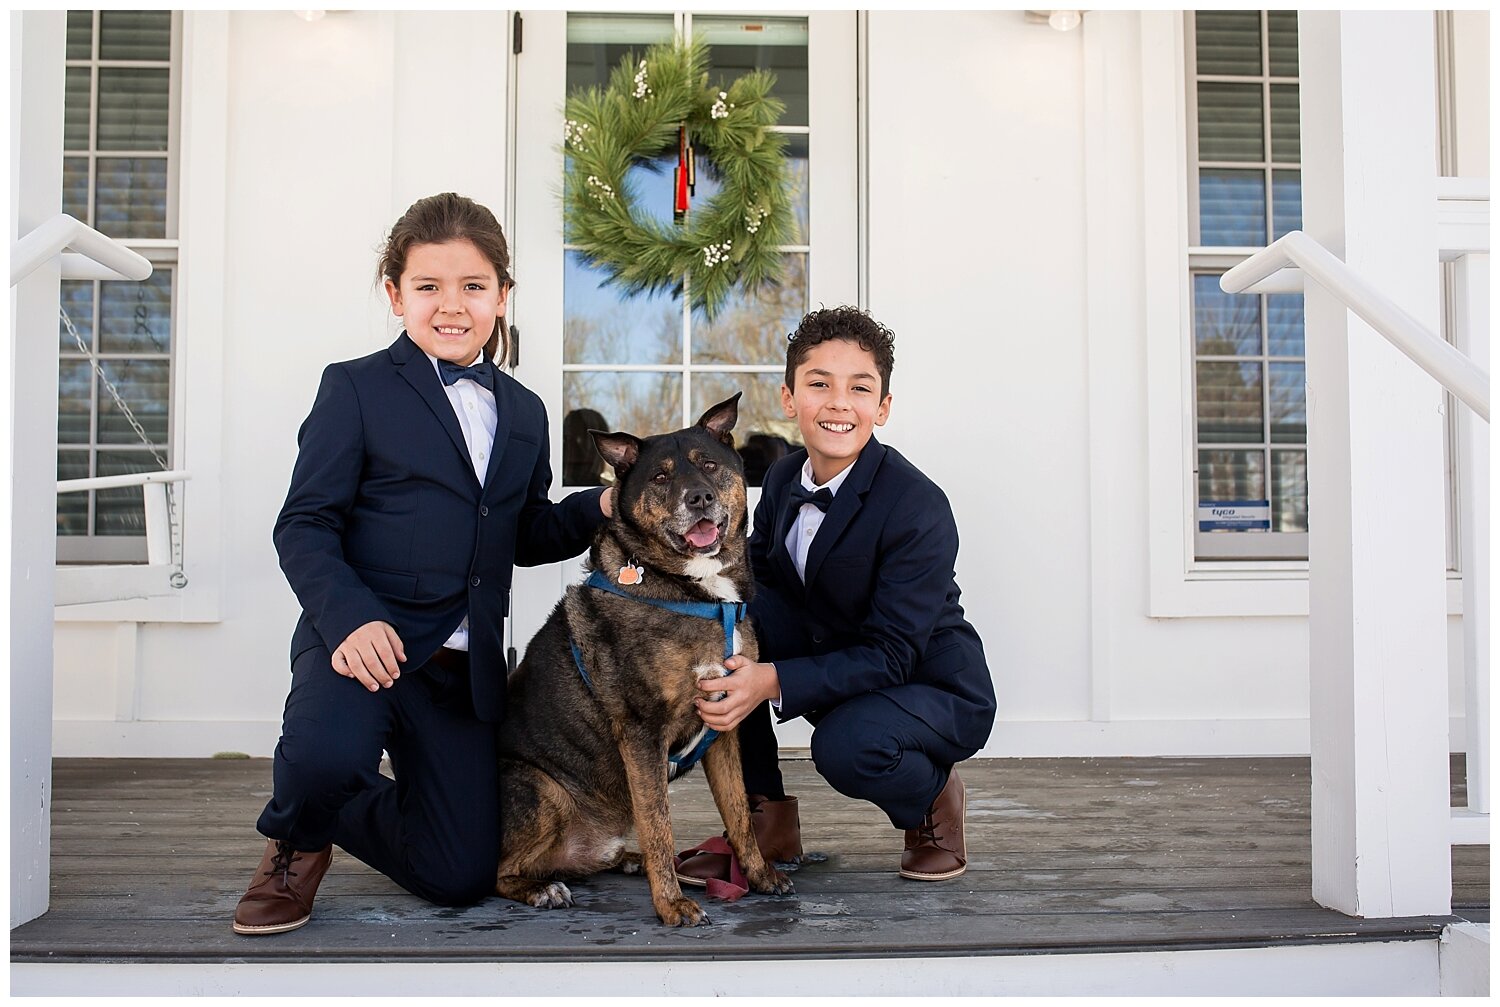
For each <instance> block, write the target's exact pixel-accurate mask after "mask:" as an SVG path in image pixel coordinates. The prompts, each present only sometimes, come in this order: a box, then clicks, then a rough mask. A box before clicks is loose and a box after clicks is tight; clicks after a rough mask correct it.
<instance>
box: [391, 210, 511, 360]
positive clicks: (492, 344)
mask: <svg viewBox="0 0 1500 1007" xmlns="http://www.w3.org/2000/svg"><path fill="white" fill-rule="evenodd" d="M459 240H464V241H471V242H473V243H474V247H475V248H477V249H479V254H481V255H483V256H484V257H485V258H486V259H488V260H490V265H492V266H494V267H495V275H496V276H497V277H498V278H499V280H500V285H501V287H514V286H515V285H516V282H515V280H513V279H511V276H510V246H509V245H507V244H506V243H505V232H504V231H502V230H501V229H500V222H499V221H498V220H496V219H495V215H494V214H493V213H491V212H490V211H489V209H488V208H487V207H485V206H483V205H481V204H479V203H476V202H474V201H473V200H472V199H470V198H469V197H467V196H460V195H459V194H458V193H456V192H440V193H438V194H437V195H436V196H428V197H427V198H425V199H419V200H417V201H416V202H415V203H413V204H411V206H409V207H407V210H406V212H405V213H403V214H402V215H401V219H400V220H398V221H396V223H395V224H393V225H392V226H391V233H390V237H388V238H386V241H385V250H384V251H382V252H381V254H380V266H379V268H378V269H377V273H378V278H379V279H386V280H390V281H391V282H392V283H394V284H396V286H398V287H399V286H400V285H401V274H402V273H403V272H405V271H406V256H407V253H408V252H410V251H411V246H413V245H440V244H442V243H443V242H445V241H459ZM509 331H510V326H509V325H508V324H507V322H506V318H505V316H504V315H501V316H500V317H499V318H497V319H495V331H494V332H492V333H490V338H489V341H488V342H486V343H485V344H484V355H485V356H486V357H487V358H488V359H490V360H491V361H495V362H497V363H500V364H503V363H504V362H505V360H506V359H507V358H508V357H509V355H510V340H509V339H508V338H507V336H508V333H509Z"/></svg>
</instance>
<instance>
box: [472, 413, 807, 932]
mask: <svg viewBox="0 0 1500 1007" xmlns="http://www.w3.org/2000/svg"><path fill="white" fill-rule="evenodd" d="M739 398H740V397H739V395H738V394H736V395H735V396H734V397H733V398H731V399H728V400H726V401H724V402H721V403H719V404H718V405H716V406H714V407H713V408H711V409H709V410H708V412H706V413H704V414H703V417H702V418H701V419H700V420H699V421H698V423H697V425H696V426H692V427H688V428H687V429H685V430H679V431H677V432H676V433H671V434H662V435H660V436H657V437H647V438H644V439H641V438H637V437H633V436H631V435H630V434H624V433H615V434H606V433H601V432H598V431H591V433H593V436H594V442H595V444H596V445H597V446H598V448H599V453H600V454H602V455H603V456H604V458H605V460H606V461H608V462H609V463H610V465H612V466H613V467H614V470H615V475H616V484H617V486H618V495H617V497H616V500H615V517H614V518H613V519H612V520H611V521H609V522H608V523H607V524H606V525H605V526H604V527H603V528H601V529H600V530H599V533H598V535H597V536H596V537H595V539H594V545H593V548H592V549H591V550H590V552H589V566H590V568H591V571H592V577H593V578H595V580H594V582H593V584H592V585H591V584H589V583H585V584H582V585H578V586H575V587H571V588H569V589H568V591H567V593H566V594H565V595H564V597H563V599H562V601H561V602H559V603H558V606H557V608H555V609H553V611H552V614H551V616H549V617H548V619H547V622H546V624H545V625H544V626H543V627H542V629H541V631H540V632H539V633H537V635H536V637H535V638H534V639H533V640H532V641H531V644H530V646H529V647H528V648H527V651H526V658H525V660H524V661H522V662H521V666H520V668H518V669H517V670H516V673H515V674H514V675H513V676H511V679H510V687H509V697H508V705H507V708H506V714H505V721H504V723H502V724H501V726H500V779H501V784H500V812H501V816H502V818H501V822H502V826H503V830H502V836H503V838H502V840H501V847H502V848H501V853H500V867H499V876H498V878H497V880H496V882H495V891H496V892H497V893H498V894H500V895H503V896H505V897H506V898H508V899H514V900H515V901H517V902H524V903H526V904H528V905H532V906H537V907H541V908H555V907H559V906H570V905H572V904H573V895H572V893H571V892H570V891H569V890H568V887H567V885H566V884H564V883H563V882H564V880H572V879H578V878H584V877H587V876H588V875H590V874H594V873H597V872H599V871H604V870H612V869H613V870H621V871H625V872H626V873H635V872H637V871H639V870H641V869H642V868H644V869H645V872H646V877H647V879H648V880H649V881H650V883H651V902H652V905H653V906H654V907H655V909H656V914H657V916H659V917H660V918H661V921H662V922H663V923H665V924H666V925H668V926H684V925H686V926H693V925H696V924H699V923H707V922H709V920H708V917H707V916H706V915H705V914H704V912H703V909H702V907H700V906H699V905H698V903H696V902H694V901H693V900H692V899H690V898H687V897H685V896H684V895H683V894H682V888H681V887H680V886H679V885H678V882H677V876H676V873H675V872H674V870H673V865H672V854H673V842H672V821H671V816H670V813H669V811H668V807H667V782H668V781H669V780H670V779H671V778H672V776H673V775H674V773H675V772H676V771H677V767H676V766H675V765H674V763H673V762H671V761H669V759H673V758H676V759H684V758H687V759H690V758H691V756H690V754H689V753H692V752H694V751H695V750H698V746H699V743H700V742H701V741H703V740H704V737H705V735H706V734H707V733H708V730H707V727H706V726H705V725H704V723H703V721H702V720H701V719H700V718H699V716H698V711H697V707H696V706H695V705H694V702H693V701H694V699H695V698H696V697H697V696H698V695H700V690H699V689H698V688H697V686H696V683H697V682H698V680H699V679H702V678H717V677H721V676H722V675H723V674H724V667H723V662H724V657H725V655H726V650H732V652H734V653H739V654H744V655H746V656H747V657H750V658H751V659H752V660H753V659H754V658H755V656H756V654H757V652H758V648H757V646H756V642H755V637H754V634H753V632H752V631H751V628H750V623H749V622H739V623H738V624H737V625H734V623H733V619H734V616H733V615H730V616H729V618H730V620H731V622H730V624H729V625H730V626H732V627H733V628H731V629H729V630H728V631H729V632H731V633H732V634H733V639H732V640H731V641H729V646H728V647H726V640H725V634H726V624H725V623H724V622H723V621H722V619H721V615H720V614H719V613H722V605H721V604H720V603H723V602H729V603H740V602H746V601H748V600H749V599H750V593H751V590H752V586H753V580H752V577H751V573H750V565H749V561H748V559H747V557H746V540H745V528H746V520H747V512H746V500H745V478H744V466H743V463H742V462H741V460H740V456H739V455H738V453H736V452H735V450H734V447H733V444H734V437H733V435H732V434H731V433H730V431H731V430H733V428H734V424H735V420H736V419H737V418H738V414H739ZM601 577H602V578H603V579H604V581H605V582H607V583H603V582H600V581H599V580H598V578H601ZM663 603H665V604H669V605H676V606H677V607H678V610H677V611H674V610H671V609H669V608H664V607H661V605H662V604H663ZM733 611H734V606H732V605H731V612H733ZM740 611H743V608H742V607H741V608H740ZM688 613H697V614H688ZM702 759H703V767H704V772H705V774H706V775H707V777H708V785H709V788H710V790H712V792H713V795H714V803H715V804H717V805H718V808H719V815H720V816H721V817H722V818H723V819H724V825H725V828H726V830H727V832H728V836H729V842H730V845H731V846H732V847H733V848H734V850H735V852H736V853H737V854H738V855H739V859H740V863H741V865H742V866H743V868H744V871H745V876H746V878H747V880H748V881H749V882H750V887H752V888H753V889H755V890H756V891H757V892H763V893H771V894H784V893H786V892H790V891H791V890H792V884H791V882H790V881H789V880H787V878H786V876H785V875H784V874H782V873H780V872H779V871H777V870H776V869H775V868H774V867H772V866H771V865H769V864H767V863H766V861H765V859H764V858H763V857H762V856H761V855H760V849H759V848H758V847H757V846H756V843H755V837H754V834H753V833H752V831H751V826H750V808H749V805H748V803H747V801H746V798H745V785H744V780H743V778H742V776H741V773H740V749H739V738H738V737H737V735H736V733H735V732H734V731H729V732H726V733H724V734H722V735H720V736H719V737H718V738H717V739H716V740H714V741H713V743H712V744H711V746H710V747H709V748H708V750H707V752H706V753H705V754H704V755H703V757H702ZM632 826H634V828H635V834H636V839H637V841H638V842H639V843H640V853H639V854H636V853H629V852H626V849H625V836H626V833H627V832H628V831H629V830H630V828H631V827H632Z"/></svg>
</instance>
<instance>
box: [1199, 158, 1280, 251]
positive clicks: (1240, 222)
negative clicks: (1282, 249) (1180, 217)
mask: <svg viewBox="0 0 1500 1007" xmlns="http://www.w3.org/2000/svg"><path fill="white" fill-rule="evenodd" d="M1198 211H1199V219H1200V221H1201V223H1200V228H1199V229H1200V231H1201V232H1202V238H1201V241H1202V243H1203V244H1204V245H1264V244H1265V243H1266V173H1265V172H1264V171H1231V170H1227V169H1223V168H1202V169H1199V174H1198Z"/></svg>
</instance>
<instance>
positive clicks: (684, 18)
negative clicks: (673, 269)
mask: <svg viewBox="0 0 1500 1007" xmlns="http://www.w3.org/2000/svg"><path fill="white" fill-rule="evenodd" d="M715 16H718V15H715ZM673 27H674V30H675V31H676V34H677V37H679V38H687V37H690V36H691V35H692V31H693V15H692V14H691V13H688V12H682V11H679V12H676V13H674V14H673ZM771 132H774V133H781V134H784V135H786V136H809V135H810V134H811V132H812V127H811V125H807V126H790V125H778V126H775V127H773V128H772V130H771ZM807 237H809V238H810V237H811V236H810V235H808V236H807ZM776 247H777V251H779V252H780V253H782V254H783V255H786V254H789V253H799V252H800V253H802V254H804V255H806V256H807V272H808V275H809V276H810V275H811V273H812V244H811V241H810V240H809V241H807V242H804V243H802V244H788V245H778V246H776ZM576 251H579V247H578V246H577V245H575V244H572V243H569V242H564V243H563V252H564V254H567V253H568V252H576ZM691 282H692V278H691V277H688V278H687V280H686V281H685V282H684V285H683V310H682V343H681V351H680V352H681V357H680V359H678V360H677V361H674V362H670V363H668V362H661V363H654V364H615V363H609V362H607V361H598V362H581V363H566V362H565V363H564V364H563V365H562V368H563V373H565V374H567V373H589V374H599V373H604V374H675V375H678V376H679V377H681V379H682V425H683V426H688V425H690V424H691V423H693V422H694V421H695V420H696V419H697V416H696V415H694V411H693V376H694V375H695V374H703V375H709V374H713V375H720V374H775V375H780V374H784V373H785V371H786V367H785V364H784V363H773V364H723V363H703V364H700V363H695V362H694V360H693V310H692V301H691V298H690V297H689V296H688V294H689V292H690V290H691V286H690V285H691Z"/></svg>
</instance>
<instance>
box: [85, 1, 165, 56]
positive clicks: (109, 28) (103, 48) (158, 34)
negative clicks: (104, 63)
mask: <svg viewBox="0 0 1500 1007" xmlns="http://www.w3.org/2000/svg"><path fill="white" fill-rule="evenodd" d="M99 58H100V59H130V60H156V61H159V62H162V63H165V62H167V61H168V60H169V59H171V58H172V12H171V11H167V10H122V11H104V12H102V13H101V14H100V17H99Z"/></svg>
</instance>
